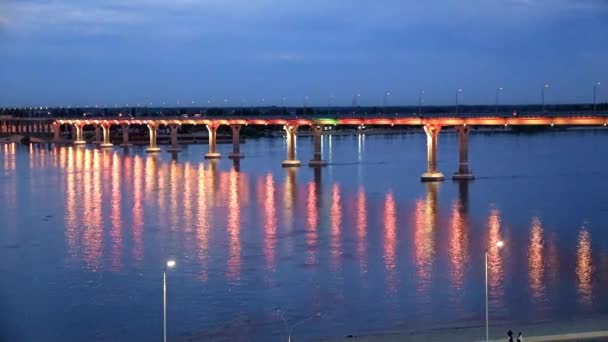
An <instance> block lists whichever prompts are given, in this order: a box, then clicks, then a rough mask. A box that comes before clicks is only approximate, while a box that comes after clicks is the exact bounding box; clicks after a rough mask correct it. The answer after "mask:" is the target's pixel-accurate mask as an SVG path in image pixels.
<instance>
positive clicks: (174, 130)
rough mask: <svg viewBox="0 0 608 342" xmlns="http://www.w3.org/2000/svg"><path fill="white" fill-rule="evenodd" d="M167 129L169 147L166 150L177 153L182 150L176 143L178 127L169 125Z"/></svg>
mask: <svg viewBox="0 0 608 342" xmlns="http://www.w3.org/2000/svg"><path fill="white" fill-rule="evenodd" d="M169 129H171V146H169V148H167V151H169V152H179V151H181V150H182V148H181V147H180V146H179V144H178V142H177V130H178V129H179V125H177V124H171V125H169Z"/></svg>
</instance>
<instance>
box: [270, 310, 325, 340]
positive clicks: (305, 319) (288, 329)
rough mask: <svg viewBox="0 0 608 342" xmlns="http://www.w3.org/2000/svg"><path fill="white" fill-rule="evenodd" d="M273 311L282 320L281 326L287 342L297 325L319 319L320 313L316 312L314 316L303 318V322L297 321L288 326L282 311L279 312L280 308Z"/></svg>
mask: <svg viewBox="0 0 608 342" xmlns="http://www.w3.org/2000/svg"><path fill="white" fill-rule="evenodd" d="M275 311H276V312H277V313H278V314H279V316H280V317H281V320H283V325H284V326H285V332H286V333H287V342H291V333H292V332H293V330H294V329H295V327H297V326H298V325H300V324H302V323H305V322H308V321H310V320H311V319H313V318H317V317H321V313H320V312H317V313H316V314H315V315H314V316H310V317H308V318H304V319H303V320H301V321H298V322H296V323H294V324H293V325H291V326H290V325H289V323H288V322H287V319H285V315H284V314H283V311H281V308H276V309H275Z"/></svg>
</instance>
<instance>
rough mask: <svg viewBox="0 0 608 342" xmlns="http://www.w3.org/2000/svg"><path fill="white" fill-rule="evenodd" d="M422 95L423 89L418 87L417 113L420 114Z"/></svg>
mask: <svg viewBox="0 0 608 342" xmlns="http://www.w3.org/2000/svg"><path fill="white" fill-rule="evenodd" d="M422 96H424V90H422V89H420V91H419V92H418V115H419V116H422V101H423V99H422Z"/></svg>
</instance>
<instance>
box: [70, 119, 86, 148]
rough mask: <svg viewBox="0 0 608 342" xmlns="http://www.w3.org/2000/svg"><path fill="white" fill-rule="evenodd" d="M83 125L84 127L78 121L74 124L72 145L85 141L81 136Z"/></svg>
mask: <svg viewBox="0 0 608 342" xmlns="http://www.w3.org/2000/svg"><path fill="white" fill-rule="evenodd" d="M83 127H84V124H83V123H80V122H78V123H75V124H74V131H73V134H74V142H73V144H74V145H84V144H86V143H87V142H86V141H84V139H83V137H82V128H83Z"/></svg>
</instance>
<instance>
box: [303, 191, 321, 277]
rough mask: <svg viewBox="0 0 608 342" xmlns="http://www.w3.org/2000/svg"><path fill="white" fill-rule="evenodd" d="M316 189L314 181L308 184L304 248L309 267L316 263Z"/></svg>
mask: <svg viewBox="0 0 608 342" xmlns="http://www.w3.org/2000/svg"><path fill="white" fill-rule="evenodd" d="M317 187H318V184H317V183H316V182H314V181H312V182H310V183H308V196H307V199H306V222H307V223H308V230H307V232H306V246H307V252H308V253H307V254H308V257H307V258H306V263H307V264H309V265H312V264H315V263H316V262H317V255H316V250H317V249H316V244H317V240H318V234H317V227H318V225H319V209H318V205H319V199H318V198H317Z"/></svg>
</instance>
